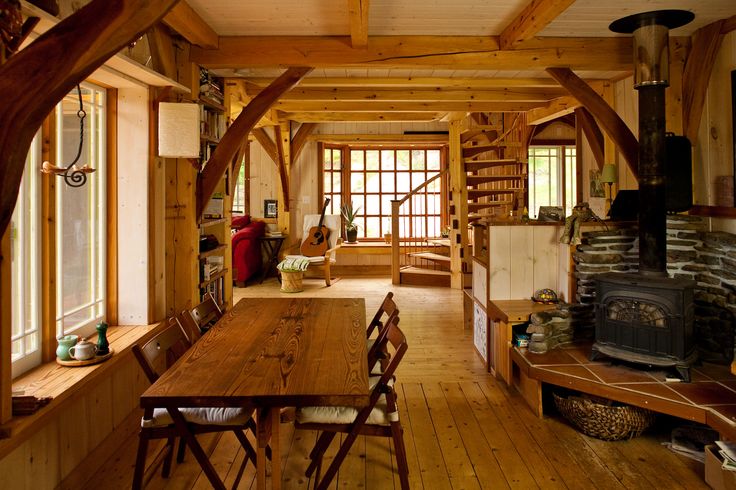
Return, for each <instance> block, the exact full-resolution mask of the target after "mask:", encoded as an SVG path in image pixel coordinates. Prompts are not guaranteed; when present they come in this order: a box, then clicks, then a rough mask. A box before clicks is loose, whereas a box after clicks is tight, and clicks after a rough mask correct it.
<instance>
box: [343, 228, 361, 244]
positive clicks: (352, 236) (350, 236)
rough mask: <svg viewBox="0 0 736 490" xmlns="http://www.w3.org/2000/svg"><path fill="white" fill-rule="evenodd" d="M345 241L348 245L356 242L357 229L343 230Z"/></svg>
mask: <svg viewBox="0 0 736 490" xmlns="http://www.w3.org/2000/svg"><path fill="white" fill-rule="evenodd" d="M345 236H346V241H347V242H348V243H355V242H357V241H358V229H357V228H354V229H352V230H345Z"/></svg>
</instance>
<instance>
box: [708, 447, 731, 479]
mask: <svg viewBox="0 0 736 490" xmlns="http://www.w3.org/2000/svg"><path fill="white" fill-rule="evenodd" d="M722 464H723V458H721V455H720V454H718V446H713V445H710V446H705V482H706V483H707V484H708V485H710V486H711V488H713V489H714V490H736V471H728V470H724V469H723V468H721V465H722Z"/></svg>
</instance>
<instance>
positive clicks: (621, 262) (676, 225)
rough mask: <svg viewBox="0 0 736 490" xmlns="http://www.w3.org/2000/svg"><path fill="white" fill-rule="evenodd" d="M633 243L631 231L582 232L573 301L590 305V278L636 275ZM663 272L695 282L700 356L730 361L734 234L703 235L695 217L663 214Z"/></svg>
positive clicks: (735, 298) (735, 299)
mask: <svg viewBox="0 0 736 490" xmlns="http://www.w3.org/2000/svg"><path fill="white" fill-rule="evenodd" d="M638 241H639V240H638V231H637V230H636V229H635V228H630V229H618V230H609V231H594V232H586V233H583V236H582V244H581V245H578V247H577V250H576V252H575V254H574V255H573V259H574V261H575V277H576V281H577V292H576V296H575V300H576V302H577V303H580V304H582V305H592V304H593V303H595V281H594V279H595V276H596V274H600V273H602V272H637V271H638V261H639V243H638ZM667 271H668V272H669V274H670V275H671V276H672V277H678V278H680V277H681V278H686V279H693V280H695V281H696V289H695V312H694V313H695V333H696V339H697V344H698V350H699V353H700V356H701V358H702V359H704V360H709V361H716V362H730V361H731V360H732V359H733V353H734V336H735V330H734V323H735V322H734V318H735V317H736V235H733V234H730V233H725V232H708V231H706V226H705V223H704V222H703V220H702V219H700V218H697V217H692V216H686V215H670V216H668V217H667Z"/></svg>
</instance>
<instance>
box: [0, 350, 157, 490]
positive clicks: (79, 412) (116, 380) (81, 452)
mask: <svg viewBox="0 0 736 490" xmlns="http://www.w3.org/2000/svg"><path fill="white" fill-rule="evenodd" d="M119 355H120V356H122V357H123V358H121V359H119V360H118V361H117V363H116V365H115V366H114V369H110V370H108V371H107V373H106V374H105V375H104V376H101V377H100V378H98V379H97V380H96V382H95V383H94V386H93V387H92V388H91V389H89V390H87V391H85V392H80V393H79V394H78V395H77V396H76V397H72V398H70V399H69V400H68V401H66V402H64V403H63V405H62V406H61V407H59V408H58V409H57V411H56V413H55V414H53V415H51V416H49V417H47V418H46V420H45V422H44V423H42V425H39V426H38V428H37V429H36V430H35V432H34V434H33V435H32V436H31V437H30V438H28V439H27V440H25V441H24V442H22V443H21V444H20V445H19V446H18V447H16V448H15V449H13V450H12V451H11V452H10V453H8V454H7V455H6V456H5V457H4V458H2V459H0V487H2V488H5V489H28V490H31V489H32V490H43V489H53V488H57V487H58V486H59V485H61V483H62V482H63V481H64V480H65V479H66V480H67V481H66V482H65V484H64V485H63V488H64V487H68V488H72V487H73V488H78V486H79V484H81V483H83V482H84V481H85V479H86V478H87V477H89V476H91V474H93V473H94V471H95V470H96V469H97V467H98V466H99V465H100V464H102V462H104V460H105V459H106V458H110V457H113V456H114V451H115V449H117V446H118V445H119V444H120V443H121V442H122V441H121V439H120V437H121V435H122V434H124V435H126V436H127V435H129V434H130V433H131V431H134V430H135V429H136V427H138V424H139V417H140V415H139V413H138V412H137V411H136V408H137V407H138V400H139V398H140V395H141V393H143V390H145V389H146V388H147V387H148V386H149V382H148V380H147V379H146V377H145V375H144V373H143V371H142V370H141V368H140V366H139V365H138V363H137V362H136V360H135V359H134V357H133V355H132V353H131V352H130V351H126V352H123V353H121V354H119ZM115 431H118V432H117V433H116V432H115ZM80 464H84V466H85V468H86V469H85V468H77V466H78V465H80ZM131 464H132V461H131ZM75 468H77V469H76V471H74V470H75ZM90 472H91V473H90ZM80 479H81V480H80Z"/></svg>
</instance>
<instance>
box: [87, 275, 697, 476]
mask: <svg viewBox="0 0 736 490" xmlns="http://www.w3.org/2000/svg"><path fill="white" fill-rule="evenodd" d="M305 287H306V290H305V292H303V293H298V294H299V295H304V296H333V297H354V296H360V297H365V299H366V306H367V308H368V311H369V312H371V311H374V310H375V308H377V307H378V305H379V303H380V301H381V299H382V298H383V296H384V295H385V294H386V292H387V291H389V290H391V291H394V294H395V299H396V302H397V303H398V305H399V308H400V310H401V325H400V326H401V328H402V329H403V330H404V332H405V333H406V335H407V337H408V341H409V351H408V352H407V355H406V357H405V358H404V361H403V362H402V365H401V366H400V368H399V371H398V381H399V383H398V390H399V395H400V401H403V403H401V405H400V418H401V422H402V424H403V426H404V430H405V433H404V440H405V444H406V447H407V452H408V459H409V466H410V475H409V476H410V481H411V486H412V488H426V489H433V490H434V489H479V488H483V489H485V488H493V489H497V488H509V487H511V488H523V489H527V488H538V487H539V488H575V489H590V488H603V489H614V488H618V489H624V488H626V489H633V488H667V489H678V488H680V489H695V488H707V486H706V485H705V483H704V482H703V480H702V477H703V466H702V464H700V463H697V462H693V461H691V460H687V459H684V458H681V457H679V456H676V455H674V454H673V453H671V452H670V451H669V450H667V449H666V448H665V447H663V446H661V445H660V442H661V441H662V440H665V439H666V438H667V432H666V430H660V431H659V432H655V433H650V434H647V435H644V436H642V437H639V438H637V439H634V440H631V441H625V442H613V443H607V442H602V441H599V440H597V439H593V438H589V437H587V436H584V435H581V434H579V433H578V432H576V431H575V430H574V429H572V428H571V427H570V426H568V425H567V424H566V423H565V422H564V421H563V420H562V419H560V418H559V417H555V416H551V417H546V418H545V419H537V418H536V417H535V416H534V415H532V413H531V411H530V410H529V409H528V408H527V407H526V405H525V402H524V400H523V399H522V398H521V397H520V396H519V395H518V394H517V393H515V392H511V391H509V390H508V389H507V388H506V387H505V385H504V384H503V383H502V382H498V381H496V380H495V379H493V378H491V377H490V376H489V375H487V374H486V373H485V372H484V368H483V365H482V363H481V362H480V361H479V358H478V356H477V355H476V354H475V352H474V351H473V347H472V338H471V332H470V331H464V330H463V323H462V295H461V292H459V291H454V290H449V289H443V288H423V287H419V286H401V287H392V286H391V283H390V280H389V279H388V278H360V279H357V278H356V279H350V278H347V279H343V280H341V281H339V282H337V283H335V284H334V285H333V286H332V287H330V288H325V287H324V282H320V281H317V280H305ZM235 291H236V292H235V300H236V301H237V300H238V299H240V298H242V297H250V296H278V295H280V294H281V293H279V291H278V283H277V282H276V280H275V279H269V280H267V281H266V282H265V283H264V284H263V285H261V286H249V287H247V288H243V289H236V290H235ZM281 436H282V437H281V447H282V461H281V464H282V468H283V475H284V478H283V487H284V488H308V485H309V484H310V482H309V481H308V480H307V479H306V478H305V477H304V470H305V469H306V467H307V463H308V457H307V455H308V452H309V451H310V450H311V448H312V445H313V443H314V441H315V437H316V434H315V433H313V432H307V431H299V432H296V431H294V430H293V427H292V426H291V425H283V426H282V431H281ZM202 441H203V446H204V447H205V449H206V450H207V451H209V452H210V453H211V459H212V461H213V464H214V466H215V468H216V469H217V471H218V472H219V474H220V475H221V477H223V478H224V479H225V482H226V484H227V485H229V486H231V485H232V483H233V481H234V478H235V476H236V474H237V470H238V469H239V468H240V465H241V462H242V458H243V451H242V450H239V445H238V443H237V441H236V439H235V437H234V436H232V435H230V434H226V435H224V436H222V437H210V438H204V437H203V438H202ZM136 445H137V438H135V437H131V438H130V439H129V440H128V441H127V442H126V443H125V444H124V445H123V447H121V448H120V451H119V453H118V456H117V458H115V460H112V461H110V462H109V463H108V465H107V466H106V467H105V468H103V469H102V470H101V471H98V472H97V473H96V474H95V477H94V478H93V479H92V481H91V482H90V483H89V485H88V488H90V489H92V488H94V489H98V488H106V489H112V488H129V487H130V482H131V479H132V473H133V460H134V455H135V450H136ZM391 449H392V448H391V446H390V444H389V443H388V440H386V439H380V438H379V439H377V438H361V439H359V442H358V443H356V444H355V446H353V449H352V450H351V452H350V454H349V456H348V458H347V459H346V461H345V462H344V464H343V465H342V468H341V470H340V473H339V474H338V477H337V479H336V481H335V482H334V485H333V488H350V489H352V488H369V489H392V488H397V489H398V488H399V483H398V478H397V477H396V475H395V472H394V465H395V463H394V460H393V457H392V454H391ZM335 451H336V445H335V444H333V447H332V448H331V453H330V454H328V457H331V455H332V454H334V452H335ZM327 464H329V462H327ZM254 476H255V473H254V468H253V466H252V465H248V466H247V468H246V470H245V473H244V476H243V479H242V481H241V484H240V486H239V488H255V484H254ZM209 487H210V485H209V484H208V482H207V480H206V478H205V477H204V476H203V475H202V473H201V471H200V469H199V466H198V465H197V463H196V461H194V458H193V457H192V456H191V454H188V455H187V459H186V460H185V462H184V463H183V464H182V465H179V466H176V467H175V468H174V470H173V474H172V476H171V477H170V478H169V479H168V480H164V479H162V478H161V477H160V474H159V473H158V472H157V473H156V475H155V476H154V477H153V479H152V480H151V482H150V483H149V486H148V488H156V489H158V488H169V489H191V488H209Z"/></svg>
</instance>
